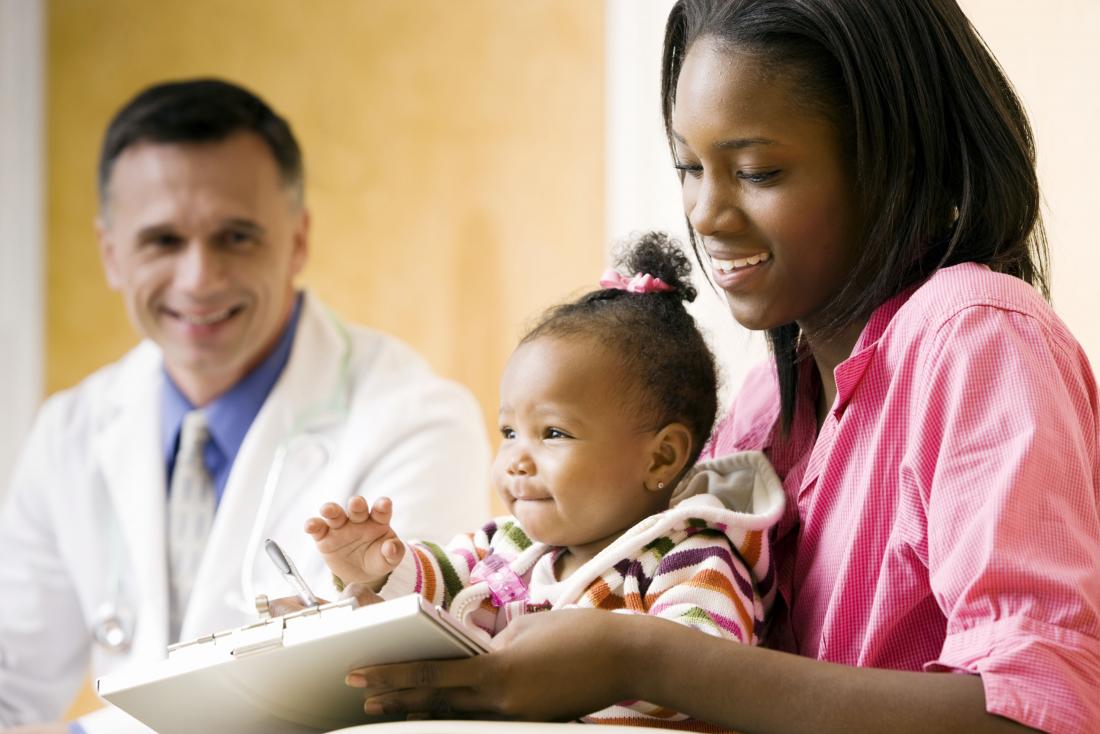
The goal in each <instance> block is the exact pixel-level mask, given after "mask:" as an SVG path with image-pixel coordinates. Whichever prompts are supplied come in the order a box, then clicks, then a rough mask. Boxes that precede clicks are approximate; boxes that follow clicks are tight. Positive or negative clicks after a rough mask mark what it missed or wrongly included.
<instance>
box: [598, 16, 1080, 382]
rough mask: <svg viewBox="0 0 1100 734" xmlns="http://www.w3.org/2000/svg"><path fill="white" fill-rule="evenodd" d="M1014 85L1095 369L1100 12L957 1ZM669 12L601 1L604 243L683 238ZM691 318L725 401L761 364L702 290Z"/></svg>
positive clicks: (1072, 306) (1069, 312)
mask: <svg viewBox="0 0 1100 734" xmlns="http://www.w3.org/2000/svg"><path fill="white" fill-rule="evenodd" d="M961 5H962V6H963V9H964V10H965V11H966V12H967V14H968V15H969V16H970V18H971V20H972V21H973V23H974V25H975V27H976V28H977V29H978V31H979V32H980V33H981V34H982V35H983V37H984V38H985V39H986V41H987V43H988V44H989V46H990V48H991V49H992V50H993V52H994V54H996V55H997V57H998V58H999V59H1000V61H1001V64H1002V65H1003V66H1004V68H1005V71H1006V72H1007V74H1008V76H1009V78H1010V79H1012V81H1013V82H1014V83H1015V85H1016V87H1017V90H1018V91H1019V93H1020V95H1021V97H1022V98H1023V101H1024V104H1025V105H1026V107H1027V109H1028V112H1029V114H1030V115H1031V119H1032V123H1033V124H1034V127H1035V132H1036V138H1037V143H1036V145H1037V148H1038V152H1039V176H1040V181H1041V183H1042V186H1043V190H1044V200H1045V202H1046V210H1045V217H1046V224H1047V229H1048V236H1049V238H1050V244H1051V259H1052V262H1053V272H1054V279H1053V291H1054V305H1055V308H1056V309H1057V311H1058V312H1059V314H1061V316H1062V317H1063V319H1065V321H1066V322H1067V323H1068V324H1069V326H1070V328H1071V329H1072V330H1073V332H1074V334H1075V335H1076V336H1077V337H1078V339H1079V340H1080V341H1081V343H1082V344H1083V345H1084V347H1085V350H1086V352H1087V353H1088V355H1089V358H1090V360H1091V361H1092V364H1093V367H1094V370H1095V369H1096V368H1097V367H1100V295H1098V292H1100V286H1097V285H1096V283H1097V281H1100V225H1098V224H1097V223H1096V222H1095V219H1094V216H1093V213H1094V211H1095V210H1096V209H1097V205H1096V203H1095V200H1096V198H1097V195H1098V193H1100V184H1097V183H1096V176H1097V175H1098V172H1100V145H1097V144H1096V142H1095V131H1096V130H1100V51H1098V50H1097V46H1096V44H1095V39H1097V38H1100V0H962V1H961ZM671 6H672V0H606V9H607V10H606V12H607V24H606V27H607V34H608V42H607V53H608V58H607V84H606V89H607V116H606V117H607V123H606V124H607V129H606V137H607V168H606V178H607V216H606V222H607V225H606V229H607V238H608V240H609V241H612V240H615V239H619V238H622V237H623V236H624V235H625V234H627V233H629V232H630V231H633V230H641V229H648V228H657V229H666V230H669V231H672V232H674V233H676V234H677V235H678V236H680V237H681V238H684V237H685V226H684V220H683V212H682V210H681V207H680V194H679V185H678V182H677V180H676V177H675V175H674V174H673V171H672V166H671V159H670V157H669V154H668V152H667V145H666V144H665V140H664V133H663V132H662V128H661V115H660V101H659V97H660V83H659V72H660V53H661V42H662V39H663V35H664V20H665V17H666V15H667V14H668V10H669V8H671ZM699 283H700V285H701V287H700V291H701V296H700V299H699V301H700V303H699V305H698V308H697V309H696V316H697V318H698V319H699V320H700V322H701V323H702V324H703V326H704V328H706V329H707V330H708V331H709V332H710V335H711V337H712V343H713V344H714V346H715V349H716V351H717V352H718V356H719V359H720V361H721V362H722V363H723V365H724V367H725V373H726V374H725V377H726V379H725V383H726V385H725V393H724V398H726V399H728V398H729V396H730V394H731V393H732V392H735V390H736V388H737V387H738V386H739V385H740V384H741V381H742V378H743V376H744V373H745V370H746V369H747V368H748V367H749V366H751V365H752V364H753V363H755V362H756V361H758V360H759V359H761V358H762V356H763V355H764V354H765V349H764V346H763V340H762V339H761V338H760V336H759V335H750V334H749V333H748V332H746V331H745V330H744V329H742V328H741V327H740V326H738V325H737V324H736V323H735V322H734V321H733V319H732V318H731V317H730V316H729V315H728V313H727V312H726V308H725V305H724V303H723V302H722V300H721V299H720V297H718V296H717V295H715V294H714V293H713V291H711V290H710V289H709V287H708V286H706V285H705V284H703V282H702V280H701V279H700V281H699Z"/></svg>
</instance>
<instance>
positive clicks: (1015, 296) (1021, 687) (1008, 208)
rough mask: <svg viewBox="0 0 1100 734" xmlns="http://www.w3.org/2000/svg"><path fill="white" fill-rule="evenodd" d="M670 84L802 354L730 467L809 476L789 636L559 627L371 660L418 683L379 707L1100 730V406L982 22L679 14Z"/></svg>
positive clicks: (766, 320) (723, 241)
mask: <svg viewBox="0 0 1100 734" xmlns="http://www.w3.org/2000/svg"><path fill="white" fill-rule="evenodd" d="M663 97H664V100H663V101H664V116H665V124H666V129H667V131H668V134H669V140H670V144H671V146H672V150H673V155H674V158H675V160H676V167H677V168H678V170H679V171H680V174H681V180H682V183H683V199H684V209H685V214H686V215H687V218H688V222H689V225H690V229H691V231H692V237H693V242H694V243H695V245H696V248H697V251H698V252H699V253H700V254H701V257H703V258H704V259H705V260H709V263H710V265H711V268H712V273H713V277H714V279H715V281H716V282H717V284H718V285H719V287H721V288H722V289H723V291H724V292H725V295H726V298H727V300H728V302H729V306H730V309H731V311H732V313H733V315H734V317H735V318H736V319H737V320H738V321H739V322H740V323H741V324H742V325H744V326H747V327H749V328H753V329H763V330H767V333H768V336H769V341H770V343H771V345H772V350H773V354H774V360H773V362H771V363H770V364H768V365H765V366H763V367H762V368H760V369H758V370H757V371H756V372H754V373H753V374H752V375H750V376H749V378H748V379H747V381H746V384H745V386H744V387H743V389H742V392H741V394H740V396H739V397H738V399H737V400H736V401H735V402H734V405H733V406H732V408H731V411H730V413H729V415H728V416H727V417H726V419H725V420H724V421H723V422H722V423H721V424H720V425H719V428H718V430H717V433H716V436H715V438H714V439H713V441H712V444H711V447H710V452H709V455H711V456H714V455H721V454H724V453H727V452H729V451H733V450H745V449H761V450H764V451H765V452H766V453H767V454H768V456H769V458H770V459H771V461H772V462H773V464H774V465H775V467H776V469H777V471H778V473H779V475H780V477H782V478H783V480H784V486H785V489H786V492H787V496H788V506H789V509H788V511H787V516H786V517H785V518H784V520H783V522H782V523H781V524H780V527H779V528H778V531H777V533H776V537H775V541H776V546H775V551H774V552H775V557H776V561H777V565H778V572H777V578H776V580H777V582H778V586H779V590H780V594H781V596H782V598H783V600H784V601H785V609H783V610H781V612H780V613H779V614H777V615H776V616H775V619H774V627H773V630H772V635H771V648H772V649H763V648H753V647H748V646H741V645H735V644H727V643H725V642H723V641H719V640H713V639H710V638H708V637H706V636H704V635H699V634H697V633H696V632H693V631H691V630H688V629H681V628H677V627H676V626H674V625H668V624H661V623H659V622H656V621H655V620H648V619H643V618H640V617H629V616H622V615H607V614H604V615H601V614H598V613H585V612H580V611H578V612H566V611H563V612H560V613H557V614H546V615H536V616H534V617H532V618H529V619H521V620H519V621H518V623H517V624H515V625H513V626H512V627H510V628H509V629H508V631H507V633H506V634H505V635H504V637H505V638H506V642H507V644H506V645H504V646H503V648H502V649H500V650H498V651H497V652H494V653H493V654H491V655H488V656H485V657H483V658H478V659H474V660H468V661H458V662H435V663H421V664H409V665H397V666H385V667H378V668H372V669H368V670H365V671H363V672H362V674H361V675H359V674H356V675H353V676H351V677H350V679H349V683H351V684H358V685H363V684H367V685H369V686H370V687H372V688H384V689H390V690H389V691H388V692H386V693H381V694H377V695H374V696H372V697H371V698H369V699H368V700H367V704H366V706H367V710H368V711H386V712H398V711H422V710H440V709H442V710H459V711H488V712H494V713H498V714H504V715H507V716H518V717H523V718H536V719H560V718H567V717H572V716H576V715H578V714H582V713H585V712H587V711H592V710H596V709H598V708H600V707H602V706H605V705H607V704H609V703H612V702H614V701H618V700H623V699H642V700H646V701H649V702H652V703H656V704H659V705H662V706H667V707H669V708H672V709H676V710H680V711H684V712H687V713H690V714H691V715H693V716H694V717H696V718H699V719H703V720H706V721H712V722H715V723H716V724H719V725H723V726H729V727H734V728H738V729H742V730H747V731H754V732H756V731H759V732H771V731H775V732H800V731H812V732H819V733H820V732H852V731H868V730H879V729H885V728H887V727H889V728H890V730H891V731H893V732H896V733H898V734H900V733H901V732H908V731H920V732H926V731H937V732H950V731H960V732H979V731H989V732H1002V731H1003V732H1010V731H1025V730H1028V728H1029V727H1030V728H1031V729H1037V730H1042V731H1051V732H1075V731H1094V730H1100V703H1098V701H1097V696H1096V695H1095V691H1096V685H1097V681H1098V680H1100V497H1098V489H1097V487H1098V485H1100V465H1098V450H1097V433H1098V431H1100V418H1098V404H1100V400H1098V397H1097V388H1096V383H1095V379H1094V377H1093V375H1092V371H1091V368H1090V367H1089V365H1088V362H1087V359H1086V358H1085V356H1084V354H1083V352H1082V350H1081V348H1080V347H1079V346H1078V345H1077V343H1076V341H1075V340H1074V339H1073V337H1072V336H1071V335H1070V334H1069V333H1068V331H1067V330H1066V328H1065V326H1064V325H1063V324H1062V323H1061V322H1060V321H1059V320H1058V319H1057V317H1056V316H1055V315H1054V314H1053V312H1052V311H1051V309H1050V308H1049V306H1048V305H1047V304H1046V302H1045V301H1044V300H1043V299H1042V298H1041V297H1040V295H1039V293H1043V294H1045V292H1046V268H1045V259H1046V249H1045V238H1044V235H1043V230H1042V225H1041V222H1040V220H1039V211H1038V204H1039V193H1038V186H1037V180H1036V175H1035V169H1034V153H1033V149H1032V139H1031V132H1030V128H1029V126H1028V123H1027V120H1026V117H1025V115H1024V113H1023V111H1022V109H1021V106H1020V104H1019V101H1018V100H1017V98H1016V97H1015V95H1014V94H1013V92H1012V91H1011V87H1010V86H1009V84H1008V82H1007V80H1006V79H1005V78H1004V76H1003V74H1002V72H1001V70H1000V68H999V67H998V66H997V64H996V62H995V60H994V59H993V58H992V57H991V56H990V54H989V52H988V50H987V49H986V48H985V46H984V45H983V44H982V42H981V40H980V39H979V38H978V36H977V34H976V33H975V32H974V30H973V28H972V27H971V26H970V24H969V22H968V21H967V19H966V18H965V16H964V15H963V13H962V11H961V10H960V9H959V8H958V6H957V5H956V3H955V2H954V0H907V1H906V2H903V3H902V2H897V3H895V2H881V1H880V0H760V1H754V0H724V1H720V0H681V2H679V3H678V4H677V5H676V7H675V8H674V9H673V11H672V13H671V15H670V17H669V21H668V26H667V31H666V38H665V53H664V79H663ZM1037 291H1038V292H1037ZM952 673H954V674H952Z"/></svg>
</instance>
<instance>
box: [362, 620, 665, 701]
mask: <svg viewBox="0 0 1100 734" xmlns="http://www.w3.org/2000/svg"><path fill="white" fill-rule="evenodd" d="M645 621H647V620H645V618H644V617H643V618H634V617H627V616H624V615H620V614H610V613H608V612H606V611H601V610H594V609H563V610H559V611H553V612H543V613H539V614H532V615H529V616H524V617H520V618H518V619H516V620H515V621H513V622H512V623H511V624H509V625H508V627H507V629H505V630H504V631H503V632H502V633H501V634H500V635H498V636H497V637H496V638H495V640H494V650H493V651H492V652H491V653H489V654H487V655H478V656H475V657H472V658H466V659H463V660H431V661H421V662H413V663H398V664H393V665H379V666H374V667H370V668H362V669H359V670H354V671H352V672H351V673H350V674H349V675H348V679H347V682H348V685H350V686H353V687H356V688H367V689H369V692H368V696H367V699H366V703H365V704H364V707H363V708H364V710H365V711H366V712H367V713H368V714H371V715H379V714H410V713H412V714H423V713H431V714H462V713H478V714H482V715H486V714H487V715H489V716H491V717H504V718H509V719H531V720H537V721H567V720H570V719H576V718H578V717H580V716H583V715H585V714H589V713H592V712H593V711H598V710H600V709H602V708H605V707H607V706H609V705H611V704H613V703H615V702H617V701H621V700H623V699H625V698H629V697H630V690H628V685H627V683H625V681H627V680H628V679H629V678H631V677H632V676H634V675H636V674H637V670H636V669H635V668H634V666H633V665H632V663H631V661H630V660H629V659H626V658H628V657H629V656H628V655H627V652H628V650H629V649H630V647H631V645H630V644H628V642H629V636H630V635H632V634H633V632H634V630H633V629H632V625H633V624H634V623H635V622H642V623H644V622H645ZM650 621H652V620H650ZM550 692H553V693H552V695H550Z"/></svg>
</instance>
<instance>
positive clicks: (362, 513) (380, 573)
mask: <svg viewBox="0 0 1100 734" xmlns="http://www.w3.org/2000/svg"><path fill="white" fill-rule="evenodd" d="M392 515H393V504H392V503H391V502H390V500H389V498H387V497H379V498H378V501H377V502H375V503H374V507H369V506H368V505H367V501H366V499H364V498H363V497H360V496H359V495H356V496H354V497H352V498H351V499H350V500H348V508H347V511H345V510H344V508H343V507H340V505H338V504H337V503H335V502H326V503H325V504H324V505H322V506H321V516H320V517H311V518H310V519H308V520H306V527H305V530H306V532H307V533H309V534H310V535H311V536H312V537H313V541H314V542H315V543H316V544H317V550H319V551H320V552H321V555H322V556H324V557H325V563H326V564H328V567H329V570H331V571H332V572H333V573H334V574H336V575H337V576H339V577H340V580H341V581H343V582H344V583H345V584H353V583H364V584H367V585H369V586H370V587H371V588H373V589H374V590H375V591H377V590H378V589H380V588H381V587H382V584H384V583H385V581H386V578H387V577H388V576H389V575H390V571H392V570H393V568H394V566H396V565H397V564H398V563H399V562H400V561H401V558H402V557H403V556H404V555H405V545H404V544H403V543H402V542H401V541H400V540H398V538H397V535H396V533H394V532H393V528H391V527H390V517H392Z"/></svg>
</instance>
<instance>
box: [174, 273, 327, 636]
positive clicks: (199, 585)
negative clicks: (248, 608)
mask: <svg viewBox="0 0 1100 734" xmlns="http://www.w3.org/2000/svg"><path fill="white" fill-rule="evenodd" d="M320 308H321V307H320V306H319V304H316V303H314V302H313V301H312V299H310V298H309V296H308V294H307V296H306V301H305V304H304V305H303V311H302V316H301V319H300V320H299V324H298V333H297V334H296V335H295V338H294V345H293V347H292V348H291V354H290V359H289V361H288V362H287V366H286V368H285V369H284V371H283V374H282V375H281V376H280V377H279V380H278V381H277V382H276V383H275V386H274V387H273V388H272V391H271V394H270V395H269V396H268V399H267V400H266V401H265V402H264V405H263V407H262V408H261V409H260V412H259V413H258V414H257V415H256V419H255V420H254V421H253V423H252V425H251V427H249V429H248V433H247V434H246V435H245V439H244V442H243V443H242V444H241V448H240V451H239V452H238V454H237V459H236V461H235V462H234V464H233V468H232V470H231V471H230V474H229V479H228V481H227V483H226V487H225V492H224V494H223V495H222V500H221V505H220V506H219V508H218V512H217V514H216V515H215V517H214V525H213V527H212V528H211V532H210V540H209V545H208V546H207V551H206V554H205V555H204V556H203V561H202V564H201V565H200V567H199V571H198V575H197V577H196V583H195V589H194V591H193V592H192V598H191V605H190V607H191V608H194V609H201V610H204V615H203V616H204V618H196V619H192V616H193V615H192V614H191V613H189V614H188V617H187V618H186V619H185V621H184V634H187V633H188V631H190V632H193V633H196V634H199V633H204V632H210V631H213V630H216V629H222V628H225V627H230V626H234V625H236V624H240V623H241V620H239V619H236V618H234V617H233V616H232V615H230V616H225V615H224V614H223V613H219V612H217V611H216V610H228V608H229V607H228V605H226V604H225V602H224V600H222V599H219V598H213V597H212V596H211V595H212V594H219V595H221V594H225V593H228V594H229V595H230V596H233V597H239V596H241V591H242V590H241V586H242V584H241V580H240V579H241V563H242V562H243V561H244V559H245V557H246V555H247V554H246V550H247V548H246V546H247V544H248V541H249V536H250V535H251V534H252V530H253V524H254V522H256V520H257V513H258V512H259V511H260V503H261V499H262V496H263V491H264V485H265V483H266V482H267V481H268V474H269V472H270V470H271V466H272V462H273V461H274V460H275V458H276V454H277V452H278V450H279V446H280V445H282V444H283V443H284V442H285V441H287V439H288V438H290V437H291V435H292V433H293V434H294V435H296V436H297V435H299V434H301V436H302V438H295V440H294V441H293V442H292V443H291V444H290V445H289V447H288V451H287V457H286V463H285V465H284V469H283V471H282V472H281V473H280V476H279V478H278V484H277V486H276V487H275V493H274V497H273V498H272V504H271V508H270V510H269V512H267V513H266V515H267V517H265V518H259V519H260V520H262V521H264V530H265V533H263V534H262V535H261V539H262V537H266V535H267V534H269V533H270V532H271V530H272V527H273V526H274V525H275V524H277V523H276V518H279V517H280V515H281V510H282V509H283V508H285V505H286V503H287V502H288V501H291V500H293V498H294V496H295V495H296V493H297V492H298V491H299V490H300V488H301V487H303V486H306V485H307V484H308V483H309V482H310V481H311V480H313V479H314V478H315V477H316V476H317V474H318V473H319V472H320V471H321V470H322V469H323V468H324V467H325V466H327V464H328V457H327V455H326V453H325V452H324V451H323V450H319V447H318V445H317V442H316V441H313V440H310V438H309V437H310V434H311V433H312V432H315V431H317V430H319V429H320V428H322V427H323V425H324V424H325V423H326V422H330V421H331V419H330V418H328V417H326V416H323V415H319V416H318V417H317V418H316V419H313V418H311V414H312V412H313V411H314V409H315V408H316V407H317V406H318V405H319V404H321V403H323V402H324V401H325V400H326V399H327V397H328V396H329V394H330V393H332V392H333V391H334V390H335V389H336V386H337V384H338V375H339V363H340V359H341V357H342V356H343V345H342V343H341V342H340V341H339V340H338V339H337V338H336V337H335V336H334V333H333V332H335V331H336V330H335V328H334V327H332V326H331V325H330V324H329V323H327V319H328V316H326V315H324V314H322V313H320ZM304 521H305V518H304V517H303V518H301V522H295V523H292V524H293V525H294V531H295V537H294V538H291V540H297V535H298V534H301V535H302V536H303V537H304V536H305V533H304V532H303V531H301V524H302V523H304ZM280 540H284V539H282V538H280ZM259 557H262V551H260V553H259ZM255 566H256V568H255V571H258V579H265V578H267V577H270V578H271V579H273V580H274V583H276V584H281V582H279V580H278V579H276V578H275V576H274V575H273V574H272V573H269V572H270V568H269V566H270V564H268V563H267V562H266V561H263V560H258V561H257V563H256V564H255ZM275 588H277V589H278V588H281V585H279V586H276V587H275ZM227 590H228V591H227ZM251 601H252V600H250V599H249V600H244V603H245V604H249V603H251ZM239 613H240V612H237V614H239ZM211 614H213V615H214V616H209V615H211Z"/></svg>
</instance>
